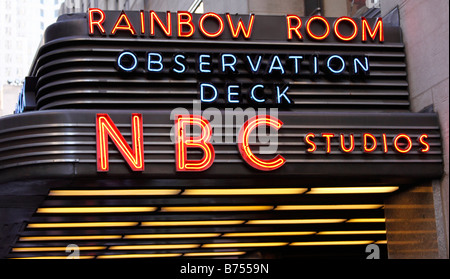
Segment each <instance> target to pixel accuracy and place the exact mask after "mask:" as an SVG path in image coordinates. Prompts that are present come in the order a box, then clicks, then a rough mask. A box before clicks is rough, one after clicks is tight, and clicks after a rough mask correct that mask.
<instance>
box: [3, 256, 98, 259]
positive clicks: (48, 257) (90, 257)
mask: <svg viewBox="0 0 450 279" xmlns="http://www.w3.org/2000/svg"><path fill="white" fill-rule="evenodd" d="M67 258H68V257H67V256H40V257H20V258H10V259H13V260H66V259H67ZM93 258H94V256H79V257H77V259H80V260H91V259H93Z"/></svg>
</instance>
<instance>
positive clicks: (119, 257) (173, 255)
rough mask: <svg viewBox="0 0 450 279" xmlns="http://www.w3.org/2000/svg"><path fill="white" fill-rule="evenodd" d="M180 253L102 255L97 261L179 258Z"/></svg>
mask: <svg viewBox="0 0 450 279" xmlns="http://www.w3.org/2000/svg"><path fill="white" fill-rule="evenodd" d="M181 255H182V254H180V253H170V254H123V255H122V254H120V255H100V256H97V259H134V258H168V257H179V256H181Z"/></svg>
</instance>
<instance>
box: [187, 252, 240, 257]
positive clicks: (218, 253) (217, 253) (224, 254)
mask: <svg viewBox="0 0 450 279" xmlns="http://www.w3.org/2000/svg"><path fill="white" fill-rule="evenodd" d="M245 253H246V252H243V251H239V252H199V253H185V254H184V256H186V257H214V256H218V257H220V256H239V255H243V254H245Z"/></svg>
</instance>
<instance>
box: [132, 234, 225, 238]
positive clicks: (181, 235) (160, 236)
mask: <svg viewBox="0 0 450 279" xmlns="http://www.w3.org/2000/svg"><path fill="white" fill-rule="evenodd" d="M219 236H220V233H166V234H129V235H125V236H124V237H123V238H124V239H152V238H202V237H219Z"/></svg>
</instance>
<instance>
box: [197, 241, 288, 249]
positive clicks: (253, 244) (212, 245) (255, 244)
mask: <svg viewBox="0 0 450 279" xmlns="http://www.w3.org/2000/svg"><path fill="white" fill-rule="evenodd" d="M288 243H289V242H248V243H245V242H237V243H206V244H203V245H202V248H230V247H236V248H237V247H275V246H285V245H287V244H288Z"/></svg>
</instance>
